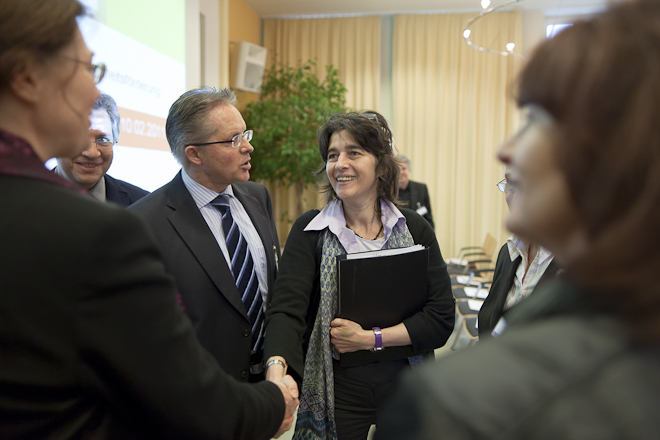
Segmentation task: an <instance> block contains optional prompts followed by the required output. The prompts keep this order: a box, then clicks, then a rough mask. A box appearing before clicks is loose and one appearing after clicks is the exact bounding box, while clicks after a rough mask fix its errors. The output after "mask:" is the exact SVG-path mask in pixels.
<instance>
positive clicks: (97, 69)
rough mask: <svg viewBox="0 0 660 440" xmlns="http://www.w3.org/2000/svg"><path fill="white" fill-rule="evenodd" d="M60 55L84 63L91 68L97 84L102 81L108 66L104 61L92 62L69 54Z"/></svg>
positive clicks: (90, 70)
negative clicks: (68, 55)
mask: <svg viewBox="0 0 660 440" xmlns="http://www.w3.org/2000/svg"><path fill="white" fill-rule="evenodd" d="M60 56H61V57H62V58H66V59H67V60H70V61H74V62H76V63H80V64H82V65H84V66H85V67H86V68H87V69H88V70H89V72H90V73H91V74H92V75H94V83H95V84H98V83H100V82H101V80H102V79H103V77H104V76H105V71H106V67H105V64H103V63H98V64H90V63H88V62H86V61H80V60H79V59H77V58H72V57H67V56H64V55H60Z"/></svg>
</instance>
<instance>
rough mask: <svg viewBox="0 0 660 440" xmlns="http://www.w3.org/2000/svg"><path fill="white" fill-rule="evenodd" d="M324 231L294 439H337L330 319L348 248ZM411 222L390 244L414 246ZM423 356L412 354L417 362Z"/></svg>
mask: <svg viewBox="0 0 660 440" xmlns="http://www.w3.org/2000/svg"><path fill="white" fill-rule="evenodd" d="M322 234H323V252H322V257H321V270H320V278H321V280H320V284H321V298H320V301H319V309H318V312H317V314H316V321H314V328H313V329H312V335H311V336H310V339H309V346H308V349H307V358H306V359H305V372H304V379H303V384H302V388H301V392H300V407H299V408H298V418H297V421H296V431H295V433H294V434H293V440H336V439H337V427H336V425H335V389H334V382H335V379H334V373H333V370H332V347H331V346H330V321H332V320H333V319H334V318H335V317H336V316H337V258H336V257H337V255H342V254H346V250H345V249H344V247H343V246H342V245H341V243H340V242H339V239H338V238H337V236H336V235H335V234H333V233H332V232H330V231H329V230H328V229H326V230H325V231H323V232H322ZM414 244H415V243H414V241H413V238H412V235H411V234H410V231H409V230H408V226H406V227H405V230H404V231H401V230H400V229H399V227H397V226H395V227H394V229H393V230H392V235H391V236H390V238H389V240H387V248H389V249H394V248H402V247H409V246H413V245H414ZM420 360H421V356H415V358H414V359H413V358H410V361H411V364H414V365H416V364H418V363H419V361H420Z"/></svg>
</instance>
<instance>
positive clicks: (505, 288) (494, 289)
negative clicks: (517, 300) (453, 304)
mask: <svg viewBox="0 0 660 440" xmlns="http://www.w3.org/2000/svg"><path fill="white" fill-rule="evenodd" d="M521 261H522V257H521V256H518V258H516V259H515V260H514V261H511V257H510V255H509V247H508V246H507V245H506V243H505V244H504V246H502V248H501V249H500V253H499V254H498V255H497V262H496V263H495V272H494V273H493V283H492V285H491V287H490V292H489V293H488V297H487V298H486V299H485V300H484V303H483V305H482V306H481V309H480V310H479V318H478V319H479V339H482V338H487V337H490V336H491V333H492V332H493V330H494V329H495V326H496V325H497V323H498V322H499V320H500V318H501V317H502V315H504V306H505V305H506V297H507V296H508V294H509V291H510V290H511V287H512V286H513V282H514V280H515V278H516V271H517V270H518V266H520V263H521ZM558 270H559V267H558V266H557V264H556V263H555V260H554V259H553V260H552V262H550V265H549V266H548V267H547V269H546V270H545V272H544V273H543V275H542V276H541V279H540V280H539V282H538V284H537V285H536V287H538V286H540V285H542V284H544V283H546V282H547V281H548V280H552V279H554V278H555V276H556V275H557V271H558ZM532 293H533V292H532Z"/></svg>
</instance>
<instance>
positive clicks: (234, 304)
mask: <svg viewBox="0 0 660 440" xmlns="http://www.w3.org/2000/svg"><path fill="white" fill-rule="evenodd" d="M232 187H233V190H234V195H235V196H236V197H237V198H238V200H240V202H241V203H242V204H243V206H244V207H245V210H246V211H247V213H248V215H249V216H250V219H251V220H252V223H253V224H254V226H255V228H256V229H257V232H258V233H259V236H260V237H261V241H262V243H263V246H264V249H265V251H266V257H267V271H268V292H272V290H273V289H272V286H273V284H274V282H275V274H276V271H277V261H278V259H279V257H280V244H279V239H278V237H277V230H276V229H275V220H274V218H273V210H272V204H271V199H270V195H269V194H268V190H266V188H265V187H264V186H263V185H260V184H258V183H255V182H241V183H235V184H233V185H232ZM129 210H131V211H133V212H135V213H136V214H138V215H140V216H141V217H142V218H144V219H145V220H146V221H147V223H148V224H149V226H150V227H151V230H152V231H153V233H154V234H155V236H156V240H157V242H158V243H159V244H160V247H161V249H162V252H163V256H164V259H165V264H166V266H167V270H168V271H169V272H170V273H171V274H172V275H174V278H175V280H176V284H177V287H178V289H179V293H180V294H181V298H182V300H183V304H184V306H185V309H186V313H187V314H188V316H189V317H190V319H191V320H192V322H193V325H194V327H195V331H196V332H197V337H198V338H199V340H200V342H201V343H202V345H203V346H204V347H205V348H206V349H207V350H208V351H209V352H211V354H212V355H213V356H214V357H215V358H216V360H217V361H218V363H219V364H220V366H221V367H222V368H223V369H224V370H225V371H226V372H227V373H229V374H230V375H231V376H233V377H234V378H236V379H239V380H248V378H249V368H250V352H251V348H250V342H251V331H250V328H251V327H250V321H249V319H248V317H247V312H246V310H245V306H244V305H243V303H242V302H241V296H240V294H239V292H238V289H237V288H236V284H235V283H234V278H233V276H232V274H231V270H230V268H229V267H228V266H227V262H226V261H225V257H224V256H223V254H222V250H220V247H219V246H218V243H217V242H216V239H215V237H214V236H213V233H212V232H211V230H210V229H209V227H208V225H207V224H206V221H205V220H204V217H202V214H201V212H200V211H199V209H198V208H197V205H196V204H195V201H194V200H193V198H192V196H191V195H190V192H189V191H188V189H187V188H186V186H185V185H184V183H183V179H182V177H181V173H179V174H177V175H176V176H175V177H174V179H173V180H172V181H171V182H170V183H168V184H167V185H165V186H163V187H162V188H159V189H157V190H156V191H154V192H153V193H151V194H149V195H148V196H146V197H144V198H143V199H141V200H140V201H138V202H137V203H135V204H133V205H131V206H130V207H129Z"/></svg>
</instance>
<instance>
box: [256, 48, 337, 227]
mask: <svg viewBox="0 0 660 440" xmlns="http://www.w3.org/2000/svg"><path fill="white" fill-rule="evenodd" d="M315 66H316V64H315V63H314V62H313V61H311V60H310V61H307V62H306V63H303V64H301V65H300V66H298V67H291V66H288V65H279V66H278V65H275V66H273V67H272V68H270V69H268V70H267V71H266V72H265V74H264V84H263V86H262V89H261V97H260V99H259V100H258V101H255V102H251V103H250V104H248V105H247V108H246V112H245V115H244V116H245V122H246V124H247V126H248V127H250V128H251V129H253V130H254V142H253V144H254V145H255V147H256V148H255V151H254V152H253V153H252V154H251V156H252V158H251V164H252V178H253V179H255V180H268V181H273V182H280V183H284V184H286V185H289V186H291V185H295V187H296V193H297V194H298V203H297V210H298V212H297V213H295V216H294V217H293V219H295V218H297V217H298V216H299V215H300V214H302V213H303V211H304V206H303V191H304V189H305V188H306V187H307V185H309V184H312V183H314V176H313V171H314V170H316V169H317V168H318V167H319V166H320V165H321V163H322V162H321V158H320V157H319V153H318V143H317V140H316V133H317V130H318V128H319V127H320V126H321V125H322V124H323V120H324V117H325V116H326V115H327V114H330V113H334V112H344V111H346V107H345V104H346V98H345V95H346V88H345V87H344V86H343V84H342V83H341V81H340V80H339V71H338V70H337V69H335V68H334V67H333V66H332V65H329V66H326V72H327V73H326V76H325V79H324V80H323V81H321V80H319V78H318V77H317V75H316V74H315V73H314V71H315V69H314V67H315ZM290 220H292V219H290Z"/></svg>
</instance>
